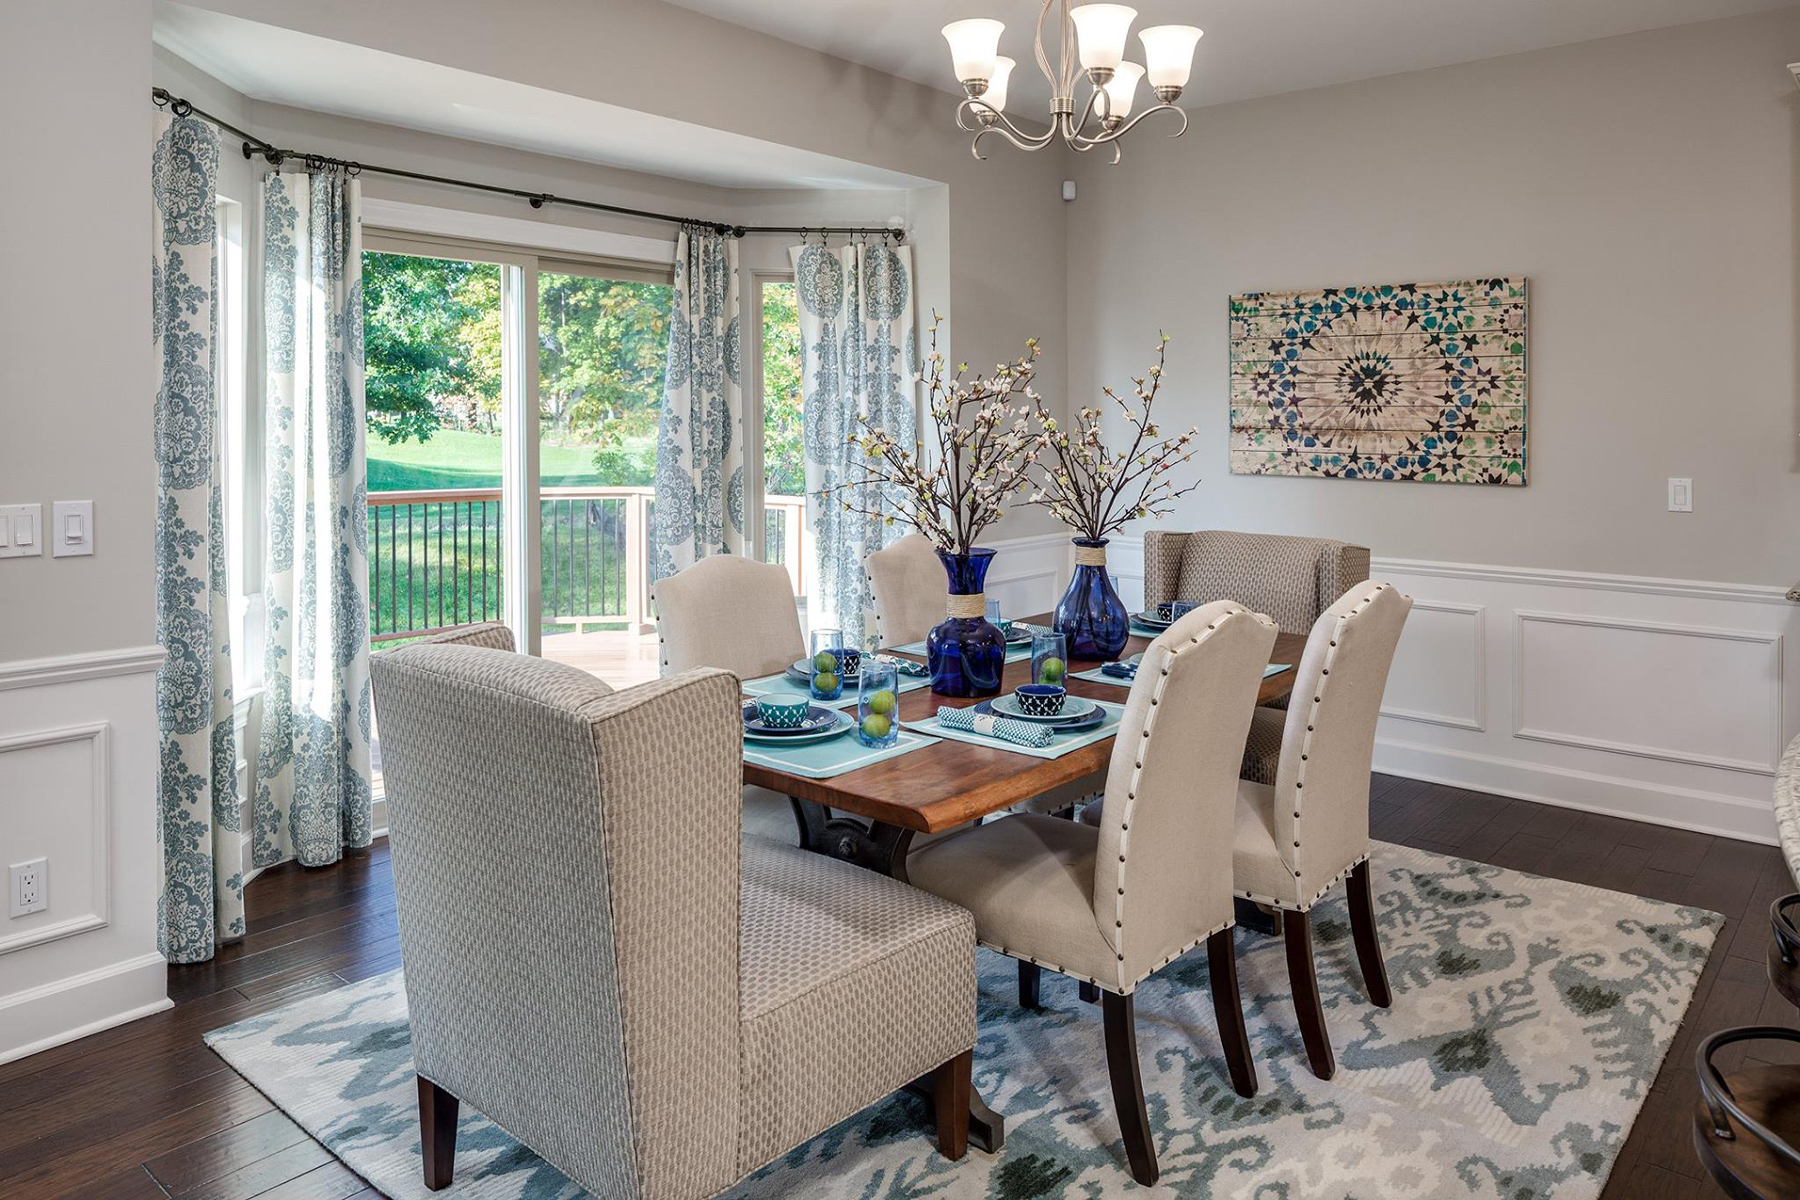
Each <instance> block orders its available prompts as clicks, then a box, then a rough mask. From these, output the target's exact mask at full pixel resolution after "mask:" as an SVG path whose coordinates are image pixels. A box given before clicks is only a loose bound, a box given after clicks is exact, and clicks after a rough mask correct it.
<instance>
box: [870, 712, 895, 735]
mask: <svg viewBox="0 0 1800 1200" xmlns="http://www.w3.org/2000/svg"><path fill="white" fill-rule="evenodd" d="M893 727H894V723H893V722H892V721H890V720H888V719H887V718H886V717H884V716H882V715H881V714H880V713H877V712H872V713H870V714H869V715H868V716H866V717H864V718H863V719H862V731H863V736H864V737H866V738H869V739H870V740H872V741H877V742H879V741H880V740H881V739H883V738H885V737H886V736H887V735H888V731H889V730H890V729H892V728H893Z"/></svg>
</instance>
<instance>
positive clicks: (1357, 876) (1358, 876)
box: [1345, 858, 1394, 1008]
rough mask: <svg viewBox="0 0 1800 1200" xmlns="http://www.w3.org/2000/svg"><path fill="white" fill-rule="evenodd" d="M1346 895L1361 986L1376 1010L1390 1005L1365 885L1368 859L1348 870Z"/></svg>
mask: <svg viewBox="0 0 1800 1200" xmlns="http://www.w3.org/2000/svg"><path fill="white" fill-rule="evenodd" d="M1345 886H1346V887H1347V888H1348V889H1349V892H1350V935H1351V937H1352V938H1354V939H1355V941H1356V962H1357V965H1358V966H1360V967H1361V968H1362V977H1363V986H1364V987H1366V988H1368V989H1369V1000H1370V1001H1371V1002H1372V1003H1373V1004H1374V1005H1375V1007H1376V1008H1386V1007H1388V1006H1389V1005H1390V1004H1392V1003H1393V1002H1394V993H1393V991H1392V990H1391V989H1389V987H1388V977H1387V967H1386V966H1385V965H1384V964H1383V963H1382V961H1381V933H1380V931H1379V930H1377V929H1376V927H1375V894H1374V891H1373V890H1372V888H1371V886H1370V883H1369V860H1368V859H1366V858H1365V859H1363V860H1362V861H1361V862H1359V863H1357V864H1356V866H1355V867H1353V868H1352V869H1351V871H1350V880H1349V882H1348V883H1347V884H1346V885H1345Z"/></svg>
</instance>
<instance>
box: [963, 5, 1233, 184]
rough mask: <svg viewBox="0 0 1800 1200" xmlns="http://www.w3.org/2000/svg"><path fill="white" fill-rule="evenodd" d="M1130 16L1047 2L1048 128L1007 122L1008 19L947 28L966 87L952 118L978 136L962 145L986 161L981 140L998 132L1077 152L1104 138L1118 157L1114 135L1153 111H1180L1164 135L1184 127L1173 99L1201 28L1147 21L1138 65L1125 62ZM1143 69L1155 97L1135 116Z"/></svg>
mask: <svg viewBox="0 0 1800 1200" xmlns="http://www.w3.org/2000/svg"><path fill="white" fill-rule="evenodd" d="M1052 8H1056V9H1057V10H1058V13H1057V22H1056V27H1057V37H1056V40H1057V62H1056V70H1055V71H1052V70H1051V69H1050V56H1049V55H1048V54H1046V53H1045V51H1044V26H1045V23H1046V22H1047V21H1048V20H1049V19H1050V10H1051V9H1052ZM1136 17H1137V10H1136V9H1134V8H1127V7H1126V6H1125V5H1123V4H1082V5H1079V6H1077V7H1075V8H1070V7H1069V0H1044V7H1043V8H1042V9H1041V10H1039V12H1038V19H1037V62H1038V70H1040V71H1042V72H1043V73H1044V78H1045V79H1048V80H1049V81H1050V96H1051V99H1050V128H1049V129H1047V130H1045V131H1044V132H1043V133H1042V134H1038V135H1035V136H1034V135H1032V134H1029V133H1026V132H1025V131H1024V130H1022V129H1020V128H1019V127H1018V126H1017V125H1015V124H1013V123H1012V120H1011V118H1009V117H1008V116H1007V115H1006V112H1005V108H1006V85H1007V80H1008V79H1009V78H1010V77H1011V75H1012V69H1013V67H1014V66H1015V65H1016V64H1015V63H1014V62H1013V60H1012V59H1010V58H1006V57H1004V56H1003V55H1001V54H1000V34H1001V32H1002V31H1003V30H1004V29H1005V28H1006V26H1004V25H1002V24H1001V23H1000V22H999V21H990V20H987V19H985V18H976V19H973V20H968V21H952V22H951V23H950V24H948V25H946V26H944V40H945V41H947V42H949V43H950V57H951V59H952V61H953V62H954V64H955V67H956V78H957V80H958V82H960V83H961V84H962V87H963V92H964V93H965V98H964V100H963V102H962V103H961V104H960V105H959V106H957V110H956V124H957V127H958V128H960V129H962V130H963V131H964V132H965V133H973V134H974V135H975V136H974V138H973V139H972V140H971V141H970V143H969V152H970V153H971V154H973V155H974V156H975V157H976V158H980V159H985V158H986V157H987V155H985V154H983V153H982V152H981V139H982V138H984V137H986V136H987V135H988V134H990V133H998V134H1000V135H1001V136H1002V137H1004V138H1006V140H1007V141H1009V142H1011V143H1012V144H1013V145H1015V146H1017V147H1019V149H1021V150H1042V149H1043V148H1044V147H1045V146H1048V145H1050V143H1052V142H1054V141H1055V140H1056V139H1057V138H1061V139H1062V140H1063V141H1064V142H1065V143H1067V144H1068V146H1069V148H1070V149H1072V150H1077V151H1079V152H1081V153H1083V154H1085V153H1087V152H1088V151H1089V150H1092V149H1093V148H1094V147H1096V146H1106V145H1110V146H1112V148H1113V158H1112V160H1113V161H1114V162H1115V163H1116V162H1118V161H1119V139H1120V138H1123V137H1124V136H1125V135H1126V134H1127V133H1130V132H1131V130H1132V129H1133V128H1135V127H1136V125H1137V123H1138V122H1139V121H1142V120H1143V119H1144V118H1145V117H1148V116H1150V115H1152V114H1154V113H1159V112H1172V113H1175V114H1176V115H1177V116H1178V117H1180V118H1181V127H1180V128H1179V129H1177V130H1175V132H1174V133H1172V134H1170V135H1169V136H1170V137H1180V136H1181V135H1182V134H1184V133H1186V132H1187V125H1188V119H1187V113H1185V112H1183V111H1182V110H1181V109H1180V108H1177V107H1176V105H1175V101H1176V100H1178V99H1180V98H1181V89H1182V88H1184V87H1186V86H1187V81H1188V76H1189V75H1190V74H1191V73H1192V71H1193V66H1194V47H1195V46H1196V45H1197V44H1198V43H1199V41H1200V30H1198V29H1196V28H1194V27H1193V26H1192V25H1153V26H1151V27H1150V28H1148V29H1145V30H1142V31H1140V32H1139V33H1138V40H1139V41H1141V42H1142V43H1143V44H1144V63H1145V65H1144V66H1139V65H1138V64H1137V63H1134V62H1127V61H1125V38H1126V35H1127V34H1129V33H1130V32H1131V22H1132V21H1133V20H1135V19H1136ZM1078 63H1079V65H1077V64H1078ZM1082 75H1086V76H1087V82H1088V88H1089V91H1088V96H1087V103H1085V104H1084V105H1082V107H1081V110H1080V113H1081V115H1080V116H1079V117H1077V116H1076V108H1075V85H1076V83H1077V81H1078V80H1079V79H1080V77H1081V76H1082ZM1146 76H1148V78H1149V80H1150V90H1151V91H1153V92H1154V93H1155V94H1156V99H1157V103H1156V104H1155V105H1153V106H1152V107H1150V108H1147V109H1145V110H1144V111H1143V112H1140V113H1139V114H1138V115H1137V116H1136V117H1133V116H1132V115H1131V106H1132V102H1133V100H1134V99H1135V98H1136V93H1137V86H1138V83H1139V82H1140V81H1141V80H1143V79H1144V78H1145V77H1146ZM971 121H973V124H971Z"/></svg>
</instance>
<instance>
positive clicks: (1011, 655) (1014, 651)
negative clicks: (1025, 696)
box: [883, 642, 1031, 683]
mask: <svg viewBox="0 0 1800 1200" xmlns="http://www.w3.org/2000/svg"><path fill="white" fill-rule="evenodd" d="M883 650H884V651H885V652H886V653H888V654H916V655H918V656H919V657H920V658H924V657H925V643H924V642H909V643H908V644H906V645H904V646H887V647H883ZM1030 657H1031V643H1030V642H1020V643H1019V644H1018V645H1017V646H1008V647H1007V648H1006V661H1007V662H1018V661H1019V660H1020V659H1025V658H1030ZM925 682H926V683H930V682H931V680H929V679H927V680H926V681H925Z"/></svg>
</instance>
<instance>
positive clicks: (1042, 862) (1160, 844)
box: [906, 601, 1275, 1187]
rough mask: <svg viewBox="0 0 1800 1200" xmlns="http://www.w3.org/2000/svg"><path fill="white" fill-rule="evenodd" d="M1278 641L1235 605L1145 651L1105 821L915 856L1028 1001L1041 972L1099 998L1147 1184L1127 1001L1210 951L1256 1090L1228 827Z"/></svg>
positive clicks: (922, 881)
mask: <svg viewBox="0 0 1800 1200" xmlns="http://www.w3.org/2000/svg"><path fill="white" fill-rule="evenodd" d="M1274 644H1275V625H1274V623H1273V622H1271V621H1270V620H1269V619H1268V618H1266V617H1262V616H1259V615H1258V614H1255V613H1252V612H1250V611H1249V610H1247V609H1245V608H1244V607H1243V606H1242V605H1240V604H1234V603H1232V602H1230V601H1217V602H1215V603H1212V604H1208V605H1205V606H1203V607H1202V608H1199V609H1197V610H1195V611H1194V612H1191V613H1189V614H1187V615H1186V616H1184V617H1182V618H1181V620H1179V621H1177V622H1175V624H1174V625H1172V626H1170V627H1169V628H1168V629H1166V630H1164V631H1163V633H1162V634H1161V635H1160V636H1158V637H1157V639H1156V640H1155V641H1153V642H1152V643H1150V647H1149V649H1147V650H1145V651H1144V657H1143V661H1142V663H1141V665H1140V666H1139V667H1138V671H1137V678H1136V679H1135V680H1134V681H1133V682H1132V685H1131V693H1130V696H1129V697H1128V699H1127V700H1126V703H1125V715H1124V718H1123V720H1122V721H1121V722H1120V725H1119V732H1118V735H1117V736H1116V737H1115V738H1114V741H1113V751H1112V759H1111V762H1110V763H1109V764H1108V769H1107V774H1106V799H1105V805H1104V807H1103V808H1102V809H1101V811H1100V814H1099V820H1098V825H1097V827H1096V825H1091V824H1087V823H1085V822H1075V821H1064V820H1059V819H1057V818H1054V817H1048V816H1040V815H1036V814H1024V815H1020V816H1009V817H1003V818H1001V819H1000V820H997V821H990V822H988V823H987V824H985V825H978V826H975V827H974V828H972V829H968V830H965V831H963V832H961V833H953V834H950V835H949V836H947V837H944V838H942V839H940V840H938V841H936V842H933V843H931V844H930V845H928V846H926V847H924V848H923V849H921V850H918V851H915V852H914V853H913V854H912V855H911V857H909V858H908V860H907V866H906V869H907V875H908V877H909V878H910V879H911V880H912V881H913V883H915V884H916V885H918V886H919V887H922V888H924V889H926V890H927V891H930V892H934V893H936V894H937V895H940V896H943V897H944V898H945V899H948V900H954V901H955V902H956V903H958V904H960V905H962V906H964V907H965V908H968V909H969V910H970V911H972V912H973V913H974V914H975V926H976V933H977V936H978V937H979V938H980V939H981V944H982V945H984V946H987V947H989V948H990V949H993V950H997V951H999V952H1000V953H1002V954H1009V955H1011V956H1013V957H1014V958H1016V959H1018V960H1019V974H1020V983H1021V987H1020V991H1021V994H1022V997H1023V998H1025V999H1026V1000H1028V1001H1029V1000H1031V999H1033V998H1035V996H1036V993H1037V987H1036V977H1037V975H1038V973H1039V971H1040V969H1041V968H1043V967H1048V968H1049V969H1050V970H1052V971H1060V972H1062V973H1063V974H1065V975H1072V976H1074V977H1075V978H1076V979H1077V980H1080V981H1082V982H1083V983H1086V984H1088V985H1091V986H1095V987H1098V988H1099V989H1100V990H1101V992H1102V996H1101V1000H1102V1013H1103V1019H1104V1022H1105V1029H1106V1057H1107V1064H1108V1067H1109V1070H1110V1074H1111V1077H1112V1091H1113V1103H1114V1105H1115V1107H1116V1108H1117V1110H1118V1117H1119V1124H1120V1127H1121V1129H1122V1131H1123V1133H1124V1135H1125V1148H1126V1154H1127V1157H1128V1158H1129V1160H1130V1163H1131V1173H1132V1177H1133V1178H1135V1179H1136V1180H1137V1181H1138V1182H1139V1183H1141V1184H1143V1185H1145V1186H1146V1187H1148V1186H1149V1185H1150V1184H1153V1183H1155V1182H1156V1179H1157V1176H1158V1170H1157V1165H1156V1147H1155V1143H1154V1140H1153V1139H1152V1137H1151V1135H1150V1132H1149V1121H1148V1118H1147V1117H1146V1115H1145V1107H1144V1093H1143V1086H1142V1083H1141V1081H1140V1078H1139V1075H1138V1061H1137V1045H1136V1033H1135V1017H1134V1013H1133V1009H1132V996H1133V995H1134V994H1135V992H1136V990H1137V987H1138V986H1139V985H1140V984H1141V983H1142V982H1143V981H1144V980H1145V979H1147V978H1149V977H1150V976H1151V975H1153V974H1155V973H1156V972H1157V971H1158V970H1160V969H1162V968H1163V967H1164V966H1166V965H1168V964H1169V963H1170V962H1172V961H1173V960H1174V959H1176V958H1178V957H1179V956H1181V955H1182V954H1185V953H1186V952H1187V951H1188V950H1190V949H1192V948H1193V947H1195V946H1197V945H1199V944H1200V943H1202V942H1204V943H1206V956H1207V964H1208V966H1209V967H1210V969H1211V974H1212V999H1213V1011H1214V1013H1215V1015H1216V1016H1217V1018H1218V1023H1219V1031H1220V1038H1221V1040H1222V1041H1223V1043H1224V1050H1225V1057H1226V1060H1227V1063H1228V1065H1229V1069H1230V1073H1231V1083H1232V1086H1233V1088H1234V1089H1236V1091H1237V1092H1238V1094H1239V1095H1242V1096H1251V1095H1254V1094H1255V1093H1256V1068H1255V1065H1254V1063H1253V1062H1252V1061H1251V1058H1250V1049H1249V1043H1248V1040H1247V1039H1246V1037H1245V1033H1244V1016H1243V1010H1242V1007H1241V1001H1240V998H1239V993H1238V983H1237V966H1236V958H1235V956H1234V951H1233V947H1232V941H1231V929H1232V925H1233V923H1234V921H1235V916H1234V911H1233V903H1232V896H1231V874H1232V867H1231V861H1232V848H1231V836H1230V834H1231V828H1232V819H1233V814H1234V812H1235V810H1236V806H1237V787H1238V779H1237V767H1238V758H1239V754H1240V748H1241V747H1242V746H1243V744H1244V726H1245V723H1246V722H1247V721H1248V720H1249V715H1250V710H1251V708H1252V707H1254V706H1255V703H1256V691H1257V688H1258V687H1259V686H1260V685H1261V683H1262V672H1263V667H1264V666H1266V665H1267V664H1268V661H1269V649H1270V647H1271V646H1273V645H1274Z"/></svg>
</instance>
